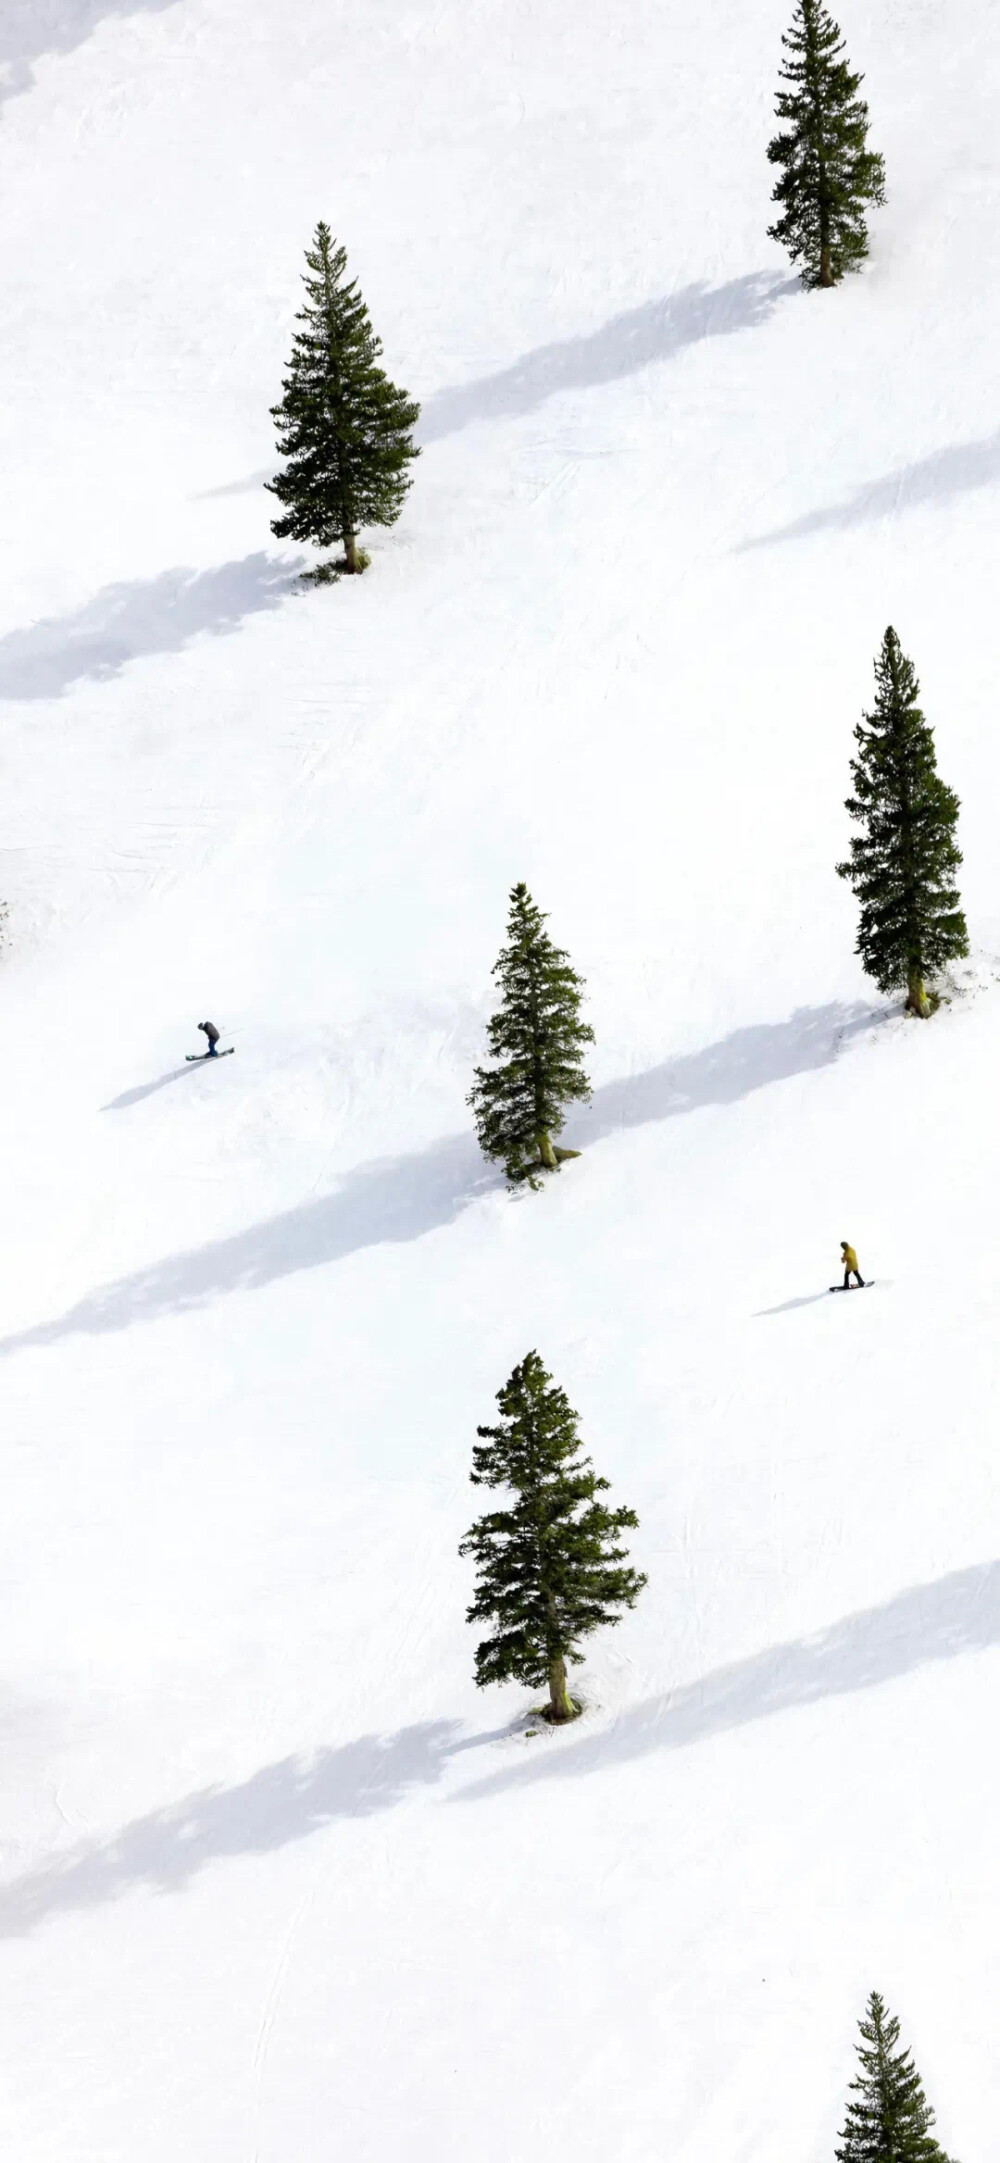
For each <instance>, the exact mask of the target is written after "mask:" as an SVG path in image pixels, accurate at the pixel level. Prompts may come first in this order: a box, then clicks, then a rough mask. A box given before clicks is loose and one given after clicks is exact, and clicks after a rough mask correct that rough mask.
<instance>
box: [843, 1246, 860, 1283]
mask: <svg viewBox="0 0 1000 2163" xmlns="http://www.w3.org/2000/svg"><path fill="white" fill-rule="evenodd" d="M842 1260H843V1264H844V1268H845V1269H857V1268H858V1257H857V1255H856V1254H855V1252H854V1248H853V1247H845V1248H844V1252H843V1255H842ZM860 1274H861V1272H860V1270H858V1275H859V1276H860Z"/></svg>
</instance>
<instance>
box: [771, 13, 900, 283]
mask: <svg viewBox="0 0 1000 2163" xmlns="http://www.w3.org/2000/svg"><path fill="white" fill-rule="evenodd" d="M781 42H782V44H783V46H784V47H785V52H786V54H787V58H786V60H785V63H784V66H783V67H782V69H781V79H782V82H783V83H787V85H788V86H789V87H788V88H787V89H784V90H780V89H779V91H778V94H777V99H776V103H775V112H776V116H777V118H778V120H784V121H787V122H789V126H788V128H787V129H786V131H785V133H784V134H782V135H776V136H775V137H774V138H773V141H771V142H770V143H769V144H768V146H767V155H768V158H769V159H770V161H771V164H772V165H779V166H781V167H782V173H781V178H780V180H778V181H777V182H776V184H775V188H774V192H773V195H772V197H771V200H772V202H774V203H779V204H780V205H781V209H782V215H781V217H780V218H779V220H778V223H777V225H772V226H770V227H769V228H768V231H769V235H770V238H771V239H772V240H780V241H781V242H782V244H783V246H784V247H786V248H787V249H788V253H789V255H790V256H791V258H792V261H793V263H801V264H802V266H803V268H802V282H803V284H804V285H807V286H819V285H824V286H828V285H838V284H839V282H840V280H841V278H842V277H843V275H844V272H845V271H850V270H859V269H860V267H861V264H862V263H863V262H864V259H865V257H866V255H867V253H868V228H867V226H866V224H865V210H866V208H867V206H868V205H869V204H870V203H875V204H879V203H884V201H885V165H884V161H883V160H882V158H881V157H879V156H878V155H877V154H876V153H875V152H874V151H871V150H869V149H868V147H867V139H868V107H867V105H866V104H865V102H864V99H863V98H859V97H858V90H859V87H860V85H861V84H862V83H863V81H864V76H863V75H855V74H854V73H853V72H852V70H851V69H850V68H849V67H848V65H847V62H846V60H845V59H844V58H843V51H844V43H843V39H842V37H841V35H840V30H839V28H838V25H837V24H836V23H835V22H834V20H833V18H832V16H831V15H829V14H828V12H827V10H826V8H825V7H823V6H822V0H799V4H798V6H797V8H796V10H795V14H794V16H793V18H792V27H791V29H790V30H789V31H788V32H787V34H786V35H785V36H783V38H782V40H781Z"/></svg>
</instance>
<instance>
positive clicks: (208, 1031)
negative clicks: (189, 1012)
mask: <svg viewBox="0 0 1000 2163" xmlns="http://www.w3.org/2000/svg"><path fill="white" fill-rule="evenodd" d="M198 1027H199V1029H204V1031H205V1035H206V1036H207V1038H208V1041H209V1043H210V1044H217V1043H218V1041H219V1032H218V1030H217V1028H216V1026H215V1023H214V1021H200V1022H199V1023H198Z"/></svg>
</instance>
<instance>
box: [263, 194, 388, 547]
mask: <svg viewBox="0 0 1000 2163" xmlns="http://www.w3.org/2000/svg"><path fill="white" fill-rule="evenodd" d="M306 264H307V266H308V268H307V272H306V274H305V277H304V284H305V289H306V296H307V297H306V303H305V306H304V307H303V308H302V309H300V311H299V313H298V315H297V316H296V319H295V320H296V322H297V323H299V324H300V325H301V329H299V330H297V331H296V332H295V335H294V337H293V339H292V357H291V360H290V362H289V369H288V374H287V376H286V377H285V378H284V383H283V390H284V396H283V398H282V400H281V403H280V404H279V405H276V406H272V408H271V413H272V417H273V419H274V421H275V424H276V427H277V435H278V450H279V452H280V455H281V456H282V458H287V460H288V461H289V463H288V465H287V466H286V468H285V471H284V472H283V473H279V474H277V475H276V477H275V479H274V480H273V481H269V482H268V483H267V486H268V488H269V489H270V491H271V494H272V495H275V496H277V497H278V499H279V501H280V502H281V503H283V504H285V506H286V510H285V515H284V517H283V518H276V519H275V520H274V521H273V523H272V526H271V531H272V533H276V534H277V535H278V538H279V539H280V540H286V539H289V538H290V539H292V540H294V541H313V542H315V544H316V546H317V547H318V548H332V547H333V545H334V543H335V542H336V541H342V542H343V545H344V557H343V562H342V563H341V564H340V565H338V566H336V569H339V570H344V571H361V570H363V569H364V565H365V561H366V560H367V559H366V558H365V557H364V555H363V552H361V553H359V550H358V546H357V536H358V533H359V531H360V529H361V527H362V526H393V525H395V523H396V520H397V518H398V517H399V514H400V511H401V510H402V508H403V502H404V499H405V497H406V493H407V490H408V489H409V487H410V478H411V477H410V475H409V473H408V472H407V467H408V466H409V464H410V462H411V460H412V459H414V458H416V457H418V456H419V453H418V451H417V447H416V445H415V444H414V442H413V435H412V431H413V428H414V426H415V425H416V421H417V417H418V415H419V412H420V408H419V406H417V405H414V404H413V403H412V401H411V400H410V399H409V398H408V397H407V395H406V392H405V391H401V390H397V388H396V386H395V384H394V383H390V381H389V378H388V376H387V375H386V374H385V373H384V371H383V370H382V369H381V368H380V367H379V366H378V359H379V355H380V353H381V351H382V345H381V341H380V340H379V339H378V338H376V337H375V334H374V332H373V330H372V327H371V323H370V321H369V316H368V310H367V308H366V307H365V304H364V301H363V300H362V298H361V295H360V293H359V292H358V288H357V283H356V282H355V281H354V280H352V281H351V282H350V284H348V283H345V279H344V272H345V269H346V266H347V256H346V253H345V251H344V249H343V248H338V247H335V246H334V244H333V241H332V239H331V236H330V228H329V226H328V225H324V224H323V223H322V221H321V222H320V224H319V225H318V226H317V227H316V237H315V239H314V241H313V245H312V247H311V248H307V250H306ZM334 575H335V567H334V566H333V565H331V564H325V565H321V566H320V568H319V569H318V571H317V572H315V573H314V574H313V576H315V577H317V578H319V579H325V578H330V577H332V576H334Z"/></svg>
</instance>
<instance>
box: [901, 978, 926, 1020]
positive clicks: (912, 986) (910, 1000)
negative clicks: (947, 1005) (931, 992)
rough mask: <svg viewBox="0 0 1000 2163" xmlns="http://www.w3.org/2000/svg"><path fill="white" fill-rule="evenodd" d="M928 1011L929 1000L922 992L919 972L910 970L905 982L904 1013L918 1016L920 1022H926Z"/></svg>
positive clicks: (922, 984) (924, 992) (922, 983)
mask: <svg viewBox="0 0 1000 2163" xmlns="http://www.w3.org/2000/svg"><path fill="white" fill-rule="evenodd" d="M930 1010H931V1008H930V1000H929V999H928V997H927V993H926V991H925V990H924V980H923V977H922V976H921V974H920V970H919V968H916V969H911V970H910V971H909V973H908V975H907V980H906V1011H907V1013H908V1014H919V1016H920V1019H921V1021H926V1020H927V1016H928V1014H929V1013H930Z"/></svg>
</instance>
